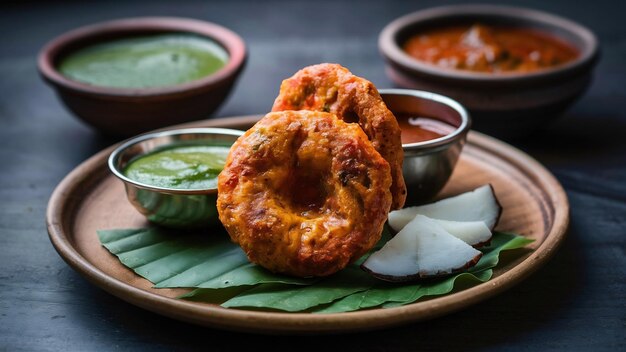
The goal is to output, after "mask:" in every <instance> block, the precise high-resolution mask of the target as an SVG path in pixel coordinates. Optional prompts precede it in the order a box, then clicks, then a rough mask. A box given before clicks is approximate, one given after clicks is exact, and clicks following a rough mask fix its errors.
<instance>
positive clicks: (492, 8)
mask: <svg viewBox="0 0 626 352" xmlns="http://www.w3.org/2000/svg"><path fill="white" fill-rule="evenodd" d="M477 22H479V23H484V24H487V25H506V26H521V27H525V28H531V29H537V30H540V31H543V32H546V33H548V34H551V35H553V36H556V37H557V38H559V39H561V40H564V41H566V42H568V43H570V44H571V45H573V46H574V47H575V48H577V49H578V51H579V56H578V58H577V59H575V60H573V61H572V62H569V63H566V64H563V65H561V66H557V67H554V68H549V69H545V70H541V71H536V72H530V73H517V74H508V73H507V74H490V73H478V72H470V71H462V70H452V69H443V68H439V67H437V66H435V65H430V64H427V63H423V62H420V61H418V60H416V59H414V58H412V57H411V56H409V55H408V54H407V53H405V52H404V51H403V50H402V48H401V45H402V44H403V43H404V42H405V41H406V40H407V39H408V38H409V37H410V36H411V35H413V34H416V33H418V32H420V31H421V30H424V29H428V28H433V27H437V26H444V25H450V24H463V23H469V24H472V23H477ZM378 44H379V48H380V51H381V53H382V55H383V56H384V58H385V59H386V62H387V69H386V70H387V74H388V75H389V77H390V78H391V79H392V80H393V81H394V82H395V84H396V85H398V86H400V87H404V88H413V89H421V90H427V91H431V92H436V93H440V94H443V95H446V96H449V97H451V98H453V99H455V100H457V101H459V102H460V103H461V104H463V106H465V107H466V108H467V109H468V110H469V111H470V113H471V114H472V118H473V121H474V127H475V128H476V129H478V130H481V131H484V132H487V133H490V134H494V135H497V136H500V137H509V136H521V135H525V134H527V133H528V132H530V131H532V130H533V129H535V128H537V127H540V126H542V125H545V124H547V122H548V121H550V120H552V119H554V118H555V117H557V116H559V114H560V113H561V112H563V111H564V110H565V109H566V108H567V107H568V106H570V105H571V104H572V103H573V102H575V101H576V100H577V99H578V98H579V97H580V96H581V95H582V94H583V93H584V92H585V90H586V89H587V87H588V86H589V84H590V82H591V78H592V70H593V68H594V66H595V64H596V62H597V61H598V57H599V48H598V41H597V39H596V37H595V36H594V34H593V33H592V32H591V31H590V30H588V29H587V28H585V27H583V26H582V25H580V24H577V23H575V22H572V21H570V20H567V19H565V18H563V17H559V16H555V15H551V14H548V13H545V12H541V11H536V10H530V9H525V8H517V7H505V6H496V5H454V6H444V7H437V8H431V9H427V10H423V11H418V12H415V13H411V14H408V15H406V16H403V17H400V18H398V19H396V20H394V21H393V22H391V23H389V24H388V25H387V26H386V27H385V28H384V29H383V30H382V32H381V33H380V36H379V41H378Z"/></svg>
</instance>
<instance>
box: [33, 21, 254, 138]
mask: <svg viewBox="0 0 626 352" xmlns="http://www.w3.org/2000/svg"><path fill="white" fill-rule="evenodd" d="M164 33H192V34H195V35H200V36H204V37H208V38H210V39H212V40H214V41H215V42H216V43H217V44H219V45H221V46H222V47H223V48H224V49H225V50H226V51H227V53H228V55H229V60H228V62H227V63H226V65H225V66H224V67H223V68H221V69H220V70H218V71H217V72H215V73H213V74H211V75H209V76H206V77H204V78H201V79H198V80H194V81H190V82H187V83H183V84H178V85H172V86H166V87H157V88H138V89H134V88H133V89H130V88H111V87H102V86H94V85H89V84H86V83H82V82H78V81H74V80H71V79H69V78H67V77H65V76H64V75H62V74H61V73H60V72H59V71H58V70H57V65H58V63H59V62H60V60H62V59H63V58H64V57H65V56H66V55H67V54H69V53H71V52H73V51H75V50H77V49H80V48H83V47H85V46H88V45H93V44H94V43H98V42H102V41H108V40H112V39H120V38H129V37H134V36H141V35H150V34H164ZM246 55H247V54H246V46H245V43H244V41H243V40H242V39H241V37H239V36H238V35H237V34H236V33H234V32H232V31H231V30H229V29H226V28H224V27H222V26H219V25H216V24H213V23H209V22H204V21H199V20H192V19H186V18H170V17H144V18H129V19H122V20H115V21H110V22H104V23H98V24H94V25H90V26H86V27H81V28H78V29H75V30H73V31H70V32H68V33H65V34H62V35H61V36H59V37H57V38H55V39H53V40H52V41H51V42H49V43H48V44H46V45H45V47H44V48H43V49H42V50H41V52H40V54H39V59H38V67H39V72H40V74H41V76H42V77H43V78H44V80H45V81H46V82H48V83H49V84H50V85H51V86H52V87H53V88H54V89H55V90H56V92H57V94H58V96H59V98H60V99H61V100H62V101H63V103H65V106H66V107H67V108H68V109H69V110H70V111H72V112H73V113H74V114H75V115H76V116H78V117H79V118H81V119H82V120H83V121H85V122H86V123H88V124H89V125H91V126H93V127H95V128H96V129H98V130H100V131H102V132H104V133H106V134H111V135H117V136H131V135H136V134H138V133H141V132H145V131H149V130H153V129H156V128H160V127H164V126H168V125H172V124H176V123H181V122H186V121H192V120H197V119H201V118H207V117H209V115H210V114H211V113H212V112H214V111H215V110H216V109H217V108H218V107H219V106H220V104H221V103H222V102H223V101H224V100H225V99H226V97H227V96H228V94H229V92H230V91H231V89H232V88H233V86H234V84H235V82H236V80H237V77H238V76H239V74H240V73H241V71H242V70H243V68H244V65H245V62H246Z"/></svg>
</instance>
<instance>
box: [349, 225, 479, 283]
mask: <svg viewBox="0 0 626 352" xmlns="http://www.w3.org/2000/svg"><path fill="white" fill-rule="evenodd" d="M481 256H482V252H480V251H478V250H476V249H474V248H473V247H472V246H470V245H468V244H467V243H465V242H463V241H461V240H460V239H458V238H456V237H454V236H453V235H451V234H450V233H448V232H447V231H446V230H444V228H443V227H442V226H441V225H439V224H438V223H437V222H436V221H434V220H433V219H429V218H427V217H426V216H423V215H418V216H416V217H415V218H414V219H413V220H411V221H410V222H409V223H408V224H407V225H406V226H405V227H404V228H403V229H402V231H400V232H399V233H398V234H397V235H396V236H394V237H393V238H392V239H391V240H389V242H387V243H386V244H385V245H384V246H383V248H381V249H380V250H379V251H377V252H375V253H373V254H372V255H370V256H369V258H367V260H366V261H365V262H364V263H363V264H362V265H361V266H362V268H363V269H364V270H365V271H367V272H369V273H370V274H371V275H372V276H374V277H377V278H379V279H382V280H386V281H393V282H399V281H411V280H418V279H426V278H431V277H437V276H443V275H448V274H452V273H456V272H459V271H463V270H465V269H467V268H470V267H472V266H474V265H476V263H478V260H479V259H480V257H481Z"/></svg>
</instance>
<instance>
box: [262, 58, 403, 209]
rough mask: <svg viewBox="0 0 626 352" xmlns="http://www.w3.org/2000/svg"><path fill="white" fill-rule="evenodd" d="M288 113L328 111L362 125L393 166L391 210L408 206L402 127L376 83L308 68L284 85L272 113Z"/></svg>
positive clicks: (328, 68) (332, 69)
mask: <svg viewBox="0 0 626 352" xmlns="http://www.w3.org/2000/svg"><path fill="white" fill-rule="evenodd" d="M284 110H314V111H326V112H331V113H333V114H335V115H337V116H338V117H339V118H340V119H342V120H344V121H346V122H358V123H359V125H360V126H361V128H362V129H363V131H365V134H367V136H368V137H369V139H370V141H371V142H372V144H373V145H374V148H376V150H377V151H378V152H379V153H380V154H381V155H382V156H383V158H385V160H387V162H389V165H390V166H391V177H392V180H393V183H392V185H391V194H392V196H393V204H392V206H391V208H392V209H400V208H402V207H403V206H404V201H405V200H406V185H405V183H404V178H403V177H402V162H403V160H404V153H403V151H402V141H401V139H400V126H399V125H398V121H397V120H396V118H395V116H394V115H393V113H392V112H391V111H389V109H387V106H386V105H385V103H384V102H383V100H382V98H381V97H380V94H378V90H377V89H376V87H375V86H374V84H372V82H370V81H368V80H366V79H363V78H361V77H358V76H355V75H353V74H352V73H351V72H350V71H348V70H347V69H346V68H344V67H342V66H341V65H337V64H319V65H313V66H309V67H305V68H304V69H302V70H300V71H298V72H297V73H296V74H295V75H293V76H292V77H291V78H288V79H286V80H284V81H283V83H282V85H281V86H280V94H279V95H278V97H277V98H276V101H275V102H274V107H273V108H272V111H284Z"/></svg>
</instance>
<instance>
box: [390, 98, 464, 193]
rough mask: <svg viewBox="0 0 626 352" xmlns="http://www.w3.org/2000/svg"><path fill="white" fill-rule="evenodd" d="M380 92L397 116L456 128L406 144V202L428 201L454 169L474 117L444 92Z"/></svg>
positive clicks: (404, 146) (446, 180)
mask: <svg viewBox="0 0 626 352" xmlns="http://www.w3.org/2000/svg"><path fill="white" fill-rule="evenodd" d="M379 92H380V95H381V96H382V98H383V100H384V101H385V104H387V107H388V108H389V110H391V111H392V112H393V113H394V114H396V115H399V114H403V115H412V116H415V117H428V118H431V119H435V120H438V121H442V122H445V123H447V124H449V125H452V126H454V127H456V129H455V130H454V131H453V132H452V133H450V134H448V135H445V136H443V137H440V138H437V139H432V140H428V141H424V142H418V143H409V144H403V145H402V149H403V150H404V165H403V168H402V174H403V176H404V181H405V182H406V186H407V193H408V194H407V201H406V203H407V205H412V204H419V203H423V202H425V201H428V200H430V199H431V198H432V197H434V196H435V195H436V194H437V193H439V191H441V189H442V188H443V186H445V184H446V182H448V179H449V178H450V175H451V174H452V170H454V166H455V165H456V162H457V160H458V159H459V155H460V154H461V150H462V149H463V146H464V145H465V141H466V139H467V132H469V130H470V127H471V119H470V116H469V114H468V112H467V111H466V110H465V108H464V107H463V106H461V104H459V103H458V102H456V101H454V100H452V99H450V98H448V97H445V96H443V95H439V94H435V93H430V92H424V91H419V90H410V89H381V90H379Z"/></svg>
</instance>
